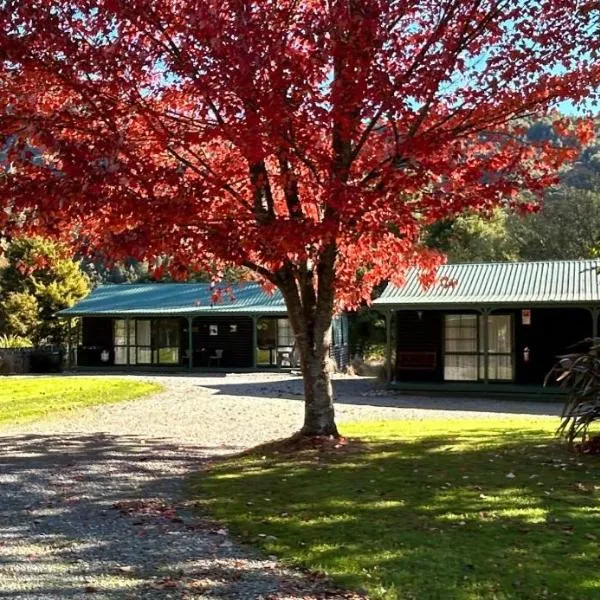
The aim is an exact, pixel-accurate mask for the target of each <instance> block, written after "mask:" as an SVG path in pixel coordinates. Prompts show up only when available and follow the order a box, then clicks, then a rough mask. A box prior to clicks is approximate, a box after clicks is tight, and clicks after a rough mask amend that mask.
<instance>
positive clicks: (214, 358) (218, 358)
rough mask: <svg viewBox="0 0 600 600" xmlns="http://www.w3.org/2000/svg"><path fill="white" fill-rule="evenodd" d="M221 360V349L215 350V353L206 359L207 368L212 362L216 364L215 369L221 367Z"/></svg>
mask: <svg viewBox="0 0 600 600" xmlns="http://www.w3.org/2000/svg"><path fill="white" fill-rule="evenodd" d="M222 358H223V350H222V349H221V348H217V349H215V353H214V354H211V355H210V356H209V357H208V366H209V367H210V366H211V364H212V363H213V362H215V363H216V364H217V367H220V366H221V359H222Z"/></svg>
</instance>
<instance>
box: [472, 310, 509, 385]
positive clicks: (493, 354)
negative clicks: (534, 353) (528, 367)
mask: <svg viewBox="0 0 600 600" xmlns="http://www.w3.org/2000/svg"><path fill="white" fill-rule="evenodd" d="M479 323H480V331H481V333H480V335H479V350H480V358H479V379H482V380H483V379H485V345H484V343H485V338H484V335H483V328H484V327H485V325H486V317H483V316H481V317H479ZM487 328H488V332H487V338H488V344H487V346H488V348H487V350H488V379H489V380H490V381H512V380H513V379H514V358H513V318H512V315H488V316H487Z"/></svg>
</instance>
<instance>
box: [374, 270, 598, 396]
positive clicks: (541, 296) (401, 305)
mask: <svg viewBox="0 0 600 600" xmlns="http://www.w3.org/2000/svg"><path fill="white" fill-rule="evenodd" d="M599 265H600V263H599V262H598V261H556V262H543V263H500V264H477V265H446V266H444V267H442V268H441V269H440V272H439V273H438V281H441V282H443V283H437V284H435V285H434V286H432V287H430V288H428V289H424V288H422V287H421V286H420V284H419V283H418V281H417V280H416V279H417V278H416V275H415V274H414V273H409V276H408V278H407V281H406V284H405V286H403V287H400V288H396V287H393V286H388V287H387V288H386V290H385V292H384V294H383V295H382V297H381V298H380V299H378V300H376V301H375V303H374V304H375V307H376V308H377V310H379V311H380V312H382V313H383V314H384V315H385V318H386V324H387V347H386V374H387V380H388V383H389V384H390V385H391V386H393V387H395V388H398V389H401V390H405V391H411V392H419V391H423V392H440V393H450V392H460V393H477V394H481V393H489V394H494V395H503V394H507V395H511V394H523V393H527V394H530V393H535V394H548V393H550V394H556V393H557V391H558V390H557V388H556V387H555V386H549V387H546V388H544V387H543V384H544V380H545V377H546V375H547V373H548V372H549V371H550V369H551V368H552V366H553V365H554V364H555V362H556V357H557V356H559V355H561V354H565V353H568V352H570V351H574V350H576V349H577V348H578V344H579V345H580V346H581V342H582V340H585V339H586V338H587V339H589V338H593V337H597V336H598V333H599V332H598V320H599V317H600V289H599V286H598V281H597V274H596V273H597V269H598V266H599Z"/></svg>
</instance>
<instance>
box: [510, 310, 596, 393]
mask: <svg viewBox="0 0 600 600" xmlns="http://www.w3.org/2000/svg"><path fill="white" fill-rule="evenodd" d="M591 335H592V316H591V314H590V312H589V311H588V310H585V309H580V308H534V309H532V311H531V325H523V324H522V319H521V311H520V310H518V311H515V351H516V363H515V366H516V382H517V383H522V384H528V383H535V384H541V383H542V382H543V381H544V378H545V377H546V374H547V373H548V371H550V369H551V368H552V366H553V365H554V363H555V362H556V357H557V356H558V355H560V354H565V353H567V352H568V348H569V346H571V345H573V344H576V343H577V342H578V341H580V340H582V339H584V338H586V337H591ZM525 348H529V361H527V362H526V361H525V357H524V350H525Z"/></svg>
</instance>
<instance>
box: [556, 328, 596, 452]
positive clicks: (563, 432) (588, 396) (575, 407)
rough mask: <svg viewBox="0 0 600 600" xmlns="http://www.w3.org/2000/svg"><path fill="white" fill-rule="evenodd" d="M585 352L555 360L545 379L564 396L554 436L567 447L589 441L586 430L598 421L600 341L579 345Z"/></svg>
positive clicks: (589, 341) (590, 341)
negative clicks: (552, 381) (559, 389)
mask: <svg viewBox="0 0 600 600" xmlns="http://www.w3.org/2000/svg"><path fill="white" fill-rule="evenodd" d="M581 344H582V345H584V346H587V347H588V349H587V350H585V351H582V352H575V353H572V354H566V355H564V356H559V357H558V363H557V364H556V365H555V366H554V368H553V369H552V371H550V373H549V374H548V376H547V377H546V383H547V382H548V381H549V380H551V379H555V380H556V381H557V382H558V383H559V384H560V386H561V388H562V389H564V390H566V391H567V392H568V396H567V400H566V402H565V406H564V409H563V412H562V416H561V424H560V427H559V428H558V431H557V433H558V435H560V436H562V437H564V438H565V439H566V440H567V441H568V442H569V445H570V446H573V445H574V443H575V442H576V441H577V440H579V441H580V442H581V444H582V445H584V444H586V442H588V441H589V430H590V427H591V425H592V424H593V423H594V422H595V421H600V339H594V340H591V339H590V340H585V341H584V342H582V343H581Z"/></svg>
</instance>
